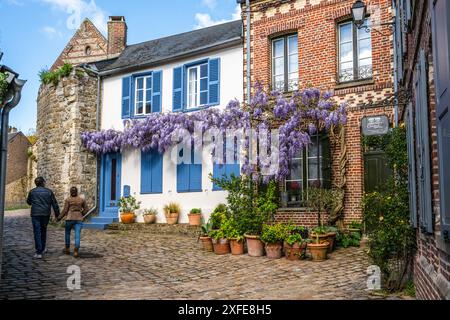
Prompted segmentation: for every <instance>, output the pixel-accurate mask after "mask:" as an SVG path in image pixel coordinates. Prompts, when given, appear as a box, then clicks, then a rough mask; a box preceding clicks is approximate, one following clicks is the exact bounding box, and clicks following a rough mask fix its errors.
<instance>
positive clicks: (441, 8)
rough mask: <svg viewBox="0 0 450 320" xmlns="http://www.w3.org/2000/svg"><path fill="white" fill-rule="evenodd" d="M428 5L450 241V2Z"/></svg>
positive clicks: (443, 206) (444, 217) (445, 230)
mask: <svg viewBox="0 0 450 320" xmlns="http://www.w3.org/2000/svg"><path fill="white" fill-rule="evenodd" d="M429 8H430V12H431V21H432V22H431V24H432V26H433V32H432V35H433V41H432V43H433V54H434V68H435V69H434V71H435V72H434V83H435V87H436V119H437V121H436V122H437V123H436V126H437V140H438V154H439V189H440V192H439V194H440V203H439V205H440V213H441V234H442V238H443V240H444V241H450V197H449V194H450V162H449V160H448V159H450V138H449V132H450V61H449V56H450V3H449V1H446V0H434V1H430V6H429ZM447 251H448V250H447Z"/></svg>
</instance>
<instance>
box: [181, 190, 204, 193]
mask: <svg viewBox="0 0 450 320" xmlns="http://www.w3.org/2000/svg"><path fill="white" fill-rule="evenodd" d="M200 192H203V190H187V191H177V193H200Z"/></svg>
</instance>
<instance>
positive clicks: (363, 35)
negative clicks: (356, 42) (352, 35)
mask: <svg viewBox="0 0 450 320" xmlns="http://www.w3.org/2000/svg"><path fill="white" fill-rule="evenodd" d="M370 26H371V24H370V20H369V19H366V20H365V22H364V27H370ZM364 27H363V28H361V29H357V34H358V39H367V38H370V37H371V34H370V31H369V32H367V31H366V29H365V28H364Z"/></svg>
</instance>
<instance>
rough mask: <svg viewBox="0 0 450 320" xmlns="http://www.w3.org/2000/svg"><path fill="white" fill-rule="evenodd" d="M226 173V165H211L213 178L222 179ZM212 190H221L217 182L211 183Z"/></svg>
mask: <svg viewBox="0 0 450 320" xmlns="http://www.w3.org/2000/svg"><path fill="white" fill-rule="evenodd" d="M224 175H226V165H224V164H214V165H213V178H214V179H222V178H223V177H224ZM213 190H222V188H221V187H219V186H218V185H217V184H215V183H214V184H213Z"/></svg>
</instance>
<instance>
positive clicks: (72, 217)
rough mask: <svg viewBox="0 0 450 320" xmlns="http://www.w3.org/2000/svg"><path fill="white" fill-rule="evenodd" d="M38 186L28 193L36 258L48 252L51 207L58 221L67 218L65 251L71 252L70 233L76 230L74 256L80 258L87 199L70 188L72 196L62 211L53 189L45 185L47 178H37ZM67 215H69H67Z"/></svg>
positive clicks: (40, 257) (76, 190)
mask: <svg viewBox="0 0 450 320" xmlns="http://www.w3.org/2000/svg"><path fill="white" fill-rule="evenodd" d="M35 184H36V188H35V189H33V190H31V191H30V193H29V194H28V198H27V203H28V205H30V206H31V221H32V223H33V232H34V243H35V247H36V254H35V255H34V258H35V259H42V255H43V254H44V253H46V252H47V226H48V224H49V222H50V216H51V209H52V208H53V211H54V212H55V217H56V220H57V221H61V220H62V219H64V218H66V227H65V231H66V234H65V241H66V246H65V248H64V253H65V254H67V255H69V254H70V234H71V232H72V229H74V230H75V249H74V253H73V256H74V257H75V258H78V250H79V249H80V237H81V229H82V227H83V223H82V221H83V216H84V215H85V214H86V213H87V206H86V201H85V200H84V199H83V198H81V197H80V196H78V189H77V188H76V187H73V188H71V189H70V197H68V198H67V199H66V201H65V203H64V209H63V211H62V212H60V210H59V205H58V201H57V200H56V198H55V195H54V193H53V191H52V190H50V189H48V188H46V187H45V180H44V178H42V177H39V178H37V179H36V180H35ZM66 216H67V217H66Z"/></svg>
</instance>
